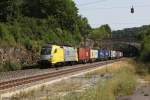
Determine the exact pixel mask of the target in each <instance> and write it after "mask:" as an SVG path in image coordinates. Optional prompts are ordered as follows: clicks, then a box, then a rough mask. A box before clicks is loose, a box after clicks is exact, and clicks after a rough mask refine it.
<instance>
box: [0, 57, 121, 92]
mask: <svg viewBox="0 0 150 100" xmlns="http://www.w3.org/2000/svg"><path fill="white" fill-rule="evenodd" d="M116 61H120V59H118V60H110V61H103V62H97V63H92V64H85V65H82V66H79V67H75V68H70V69H64V70H58V71H56V72H49V73H46V74H40V75H35V76H29V77H26V78H21V79H13V80H8V81H4V82H0V91H3V90H6V89H11V88H13V87H17V86H22V85H26V84H29V83H33V82H37V81H41V80H44V79H49V78H55V77H58V76H62V75H67V74H70V73H74V72H78V71H83V70H87V69H91V68H95V67H100V66H102V65H106V64H110V63H113V62H116Z"/></svg>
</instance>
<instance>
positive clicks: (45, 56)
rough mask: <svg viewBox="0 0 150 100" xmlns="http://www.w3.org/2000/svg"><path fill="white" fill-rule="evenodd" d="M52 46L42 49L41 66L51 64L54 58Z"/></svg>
mask: <svg viewBox="0 0 150 100" xmlns="http://www.w3.org/2000/svg"><path fill="white" fill-rule="evenodd" d="M51 51H52V46H43V47H42V49H41V56H40V64H50V63H51V58H52V54H51Z"/></svg>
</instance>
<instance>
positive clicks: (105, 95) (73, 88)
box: [14, 59, 150, 100]
mask: <svg viewBox="0 0 150 100" xmlns="http://www.w3.org/2000/svg"><path fill="white" fill-rule="evenodd" d="M147 68H148V67H146V66H145V64H139V62H136V61H134V60H132V59H126V60H125V61H120V62H116V63H113V64H109V65H106V66H105V67H104V68H102V69H99V70H96V71H94V72H90V73H87V74H85V75H84V76H81V77H82V78H80V76H79V78H71V79H69V80H64V81H61V82H58V83H55V84H53V85H48V86H43V87H41V88H40V89H38V90H33V91H34V92H33V91H29V92H21V93H19V94H17V95H15V96H14V98H15V100H21V99H27V100H33V98H35V97H38V99H39V98H41V97H42V98H41V99H39V100H116V97H117V96H124V95H130V94H132V93H133V91H134V90H135V88H136V86H137V83H138V82H137V79H138V78H144V79H146V80H149V79H150V77H149V76H150V75H149V72H148V69H147ZM84 77H85V78H84ZM93 77H96V78H93ZM93 79H94V80H95V79H96V81H94V82H96V83H94V84H93ZM91 83H92V85H91Z"/></svg>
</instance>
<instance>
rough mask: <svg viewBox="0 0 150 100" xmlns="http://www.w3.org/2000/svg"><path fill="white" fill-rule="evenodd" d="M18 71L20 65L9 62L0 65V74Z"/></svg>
mask: <svg viewBox="0 0 150 100" xmlns="http://www.w3.org/2000/svg"><path fill="white" fill-rule="evenodd" d="M20 69H21V65H20V64H18V63H14V62H11V61H6V62H5V63H4V64H0V72H6V71H15V70H20Z"/></svg>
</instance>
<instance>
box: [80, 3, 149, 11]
mask: <svg viewBox="0 0 150 100" xmlns="http://www.w3.org/2000/svg"><path fill="white" fill-rule="evenodd" d="M135 6H136V8H143V7H150V4H149V5H148V4H146V5H135ZM128 7H129V6H114V7H95V8H93V9H89V8H82V10H86V9H88V10H103V9H118V8H128Z"/></svg>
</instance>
